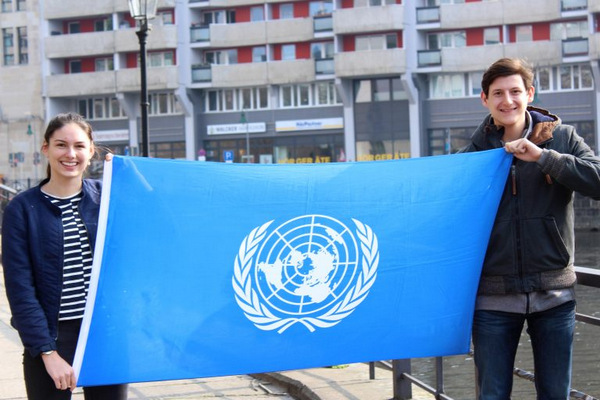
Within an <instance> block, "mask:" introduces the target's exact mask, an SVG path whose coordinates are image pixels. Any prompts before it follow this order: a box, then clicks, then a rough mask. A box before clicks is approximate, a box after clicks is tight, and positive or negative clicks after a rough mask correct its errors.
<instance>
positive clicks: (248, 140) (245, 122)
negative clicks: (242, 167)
mask: <svg viewBox="0 0 600 400" xmlns="http://www.w3.org/2000/svg"><path fill="white" fill-rule="evenodd" d="M240 124H243V125H244V130H245V131H246V155H245V156H244V157H242V158H245V159H246V162H247V163H249V162H250V132H249V131H248V119H247V118H246V112H245V111H244V110H242V115H241V116H240Z"/></svg>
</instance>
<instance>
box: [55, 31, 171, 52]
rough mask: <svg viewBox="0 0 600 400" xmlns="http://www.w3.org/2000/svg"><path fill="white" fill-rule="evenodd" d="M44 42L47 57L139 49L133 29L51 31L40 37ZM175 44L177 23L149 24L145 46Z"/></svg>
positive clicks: (154, 46)
mask: <svg viewBox="0 0 600 400" xmlns="http://www.w3.org/2000/svg"><path fill="white" fill-rule="evenodd" d="M44 46H45V51H46V57H47V58H71V57H89V56H93V55H100V54H113V53H121V52H132V51H139V49H140V45H139V41H138V37H137V35H136V34H135V30H134V29H119V30H115V31H104V32H89V33H75V34H70V35H53V36H49V37H46V38H45V39H44ZM176 47H177V27H176V26H175V25H159V26H155V27H153V28H152V32H151V33H150V37H149V40H148V45H147V48H148V50H152V49H167V48H171V49H173V48H176Z"/></svg>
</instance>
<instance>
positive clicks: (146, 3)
mask: <svg viewBox="0 0 600 400" xmlns="http://www.w3.org/2000/svg"><path fill="white" fill-rule="evenodd" d="M156 2H157V0H129V13H130V14H131V17H132V18H133V19H135V20H137V21H140V30H139V31H137V32H136V35H137V37H138V39H139V41H140V71H141V72H140V74H141V75H140V77H141V92H140V97H141V101H140V105H141V111H142V118H141V122H142V156H143V157H148V155H149V149H150V143H149V139H148V105H149V104H148V84H147V80H146V38H147V37H148V31H149V27H148V20H150V19H153V18H154V17H155V16H156Z"/></svg>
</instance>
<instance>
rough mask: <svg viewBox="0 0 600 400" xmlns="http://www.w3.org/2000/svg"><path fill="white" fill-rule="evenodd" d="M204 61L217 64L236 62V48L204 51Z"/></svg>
mask: <svg viewBox="0 0 600 400" xmlns="http://www.w3.org/2000/svg"><path fill="white" fill-rule="evenodd" d="M204 62H205V63H206V64H218V65H228V64H237V62H238V60H237V49H231V50H217V51H205V52H204Z"/></svg>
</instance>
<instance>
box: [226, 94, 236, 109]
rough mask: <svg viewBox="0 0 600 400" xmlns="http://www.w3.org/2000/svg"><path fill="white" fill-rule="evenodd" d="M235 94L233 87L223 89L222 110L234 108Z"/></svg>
mask: <svg viewBox="0 0 600 400" xmlns="http://www.w3.org/2000/svg"><path fill="white" fill-rule="evenodd" d="M235 108H236V107H235V94H234V90H233V89H224V90H223V111H232V110H235Z"/></svg>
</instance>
